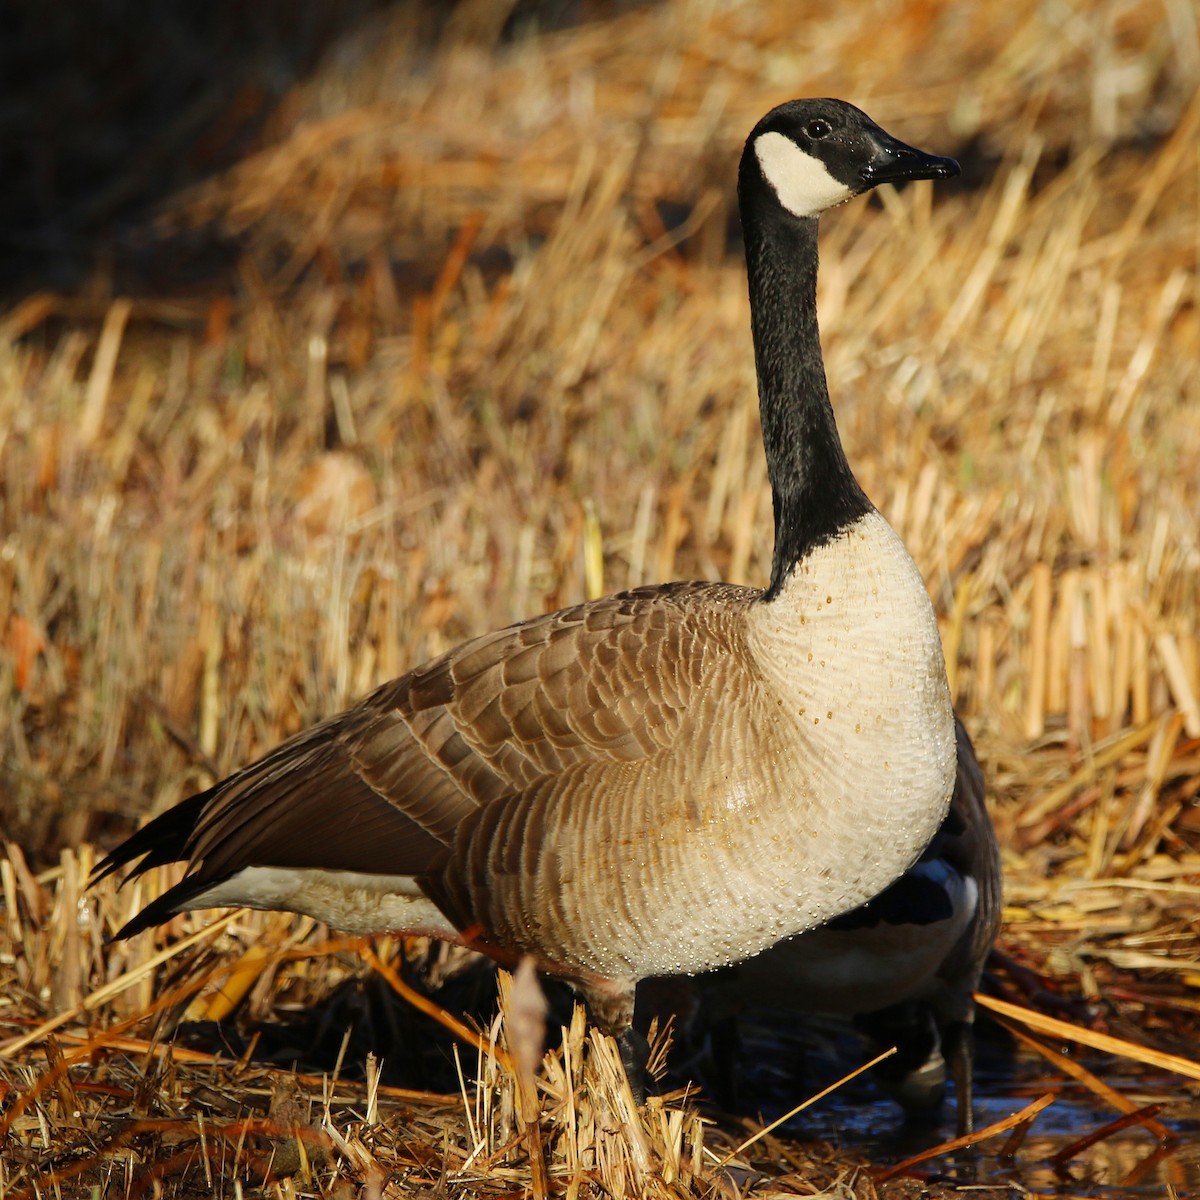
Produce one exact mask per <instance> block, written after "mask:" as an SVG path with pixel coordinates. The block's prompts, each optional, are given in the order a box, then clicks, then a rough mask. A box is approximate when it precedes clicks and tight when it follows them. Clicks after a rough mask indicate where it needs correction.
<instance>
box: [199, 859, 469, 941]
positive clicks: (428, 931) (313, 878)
mask: <svg viewBox="0 0 1200 1200" xmlns="http://www.w3.org/2000/svg"><path fill="white" fill-rule="evenodd" d="M188 907H189V908H235V907H236V908H261V909H269V910H278V911H281V912H298V913H305V914H306V915H307V916H310V917H315V918H316V920H318V921H324V922H325V924H326V925H331V926H333V928H334V929H340V930H342V931H343V932H344V933H358V934H367V933H413V934H425V935H426V936H428V937H437V938H447V939H449V940H452V941H454V940H457V939H458V931H457V930H456V929H455V928H454V926H453V925H451V924H450V922H449V921H448V920H446V918H445V916H444V915H443V914H442V912H441V910H440V909H439V908H438V907H437V905H436V904H434V903H433V901H432V900H430V899H429V898H428V897H427V896H426V895H425V894H424V893H423V892H422V891H421V889H420V888H419V887H418V886H417V884H416V881H415V880H414V879H413V877H412V876H411V875H366V874H363V873H361V872H359V871H321V870H317V869H315V868H309V869H297V868H294V867H246V868H244V869H243V870H241V871H239V872H238V873H237V874H236V875H232V876H230V877H229V878H228V879H225V880H222V881H221V882H220V883H217V884H214V885H213V886H212V887H210V888H208V889H207V890H206V891H203V892H201V893H200V895H198V896H196V897H195V898H194V899H193V900H191V901H190V902H189V904H188Z"/></svg>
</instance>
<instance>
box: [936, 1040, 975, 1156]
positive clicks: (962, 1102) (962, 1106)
mask: <svg viewBox="0 0 1200 1200" xmlns="http://www.w3.org/2000/svg"><path fill="white" fill-rule="evenodd" d="M942 1049H943V1053H944V1054H945V1057H946V1065H947V1066H948V1067H949V1068H950V1075H951V1078H952V1079H953V1080H954V1102H955V1107H956V1108H957V1110H958V1136H959V1137H962V1136H963V1135H964V1134H968V1133H973V1132H974V1130H975V1095H974V1092H975V1088H974V1075H975V1030H974V1028H973V1026H972V1025H971V1022H970V1021H952V1022H951V1023H950V1024H949V1025H947V1026H946V1028H945V1031H944V1032H943V1035H942Z"/></svg>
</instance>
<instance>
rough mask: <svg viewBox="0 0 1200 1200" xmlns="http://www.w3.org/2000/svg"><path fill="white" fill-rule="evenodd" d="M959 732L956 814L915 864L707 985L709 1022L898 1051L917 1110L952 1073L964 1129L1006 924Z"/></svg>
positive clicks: (976, 775)
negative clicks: (854, 1036)
mask: <svg viewBox="0 0 1200 1200" xmlns="http://www.w3.org/2000/svg"><path fill="white" fill-rule="evenodd" d="M955 733H956V738H957V744H958V769H957V773H956V777H955V782H954V795H953V798H952V800H951V804H950V811H949V812H948V813H947V814H946V819H945V820H944V821H943V822H942V826H941V828H940V829H939V830H938V832H937V834H936V835H935V836H934V839H933V841H931V842H930V843H929V845H928V846H927V847H926V848H925V851H924V853H923V854H922V855H921V857H920V858H919V859H918V860H917V862H915V863H914V864H913V865H912V866H911V867H910V868H909V869H908V870H907V871H906V872H905V873H904V874H903V875H902V876H901V877H900V878H899V879H897V880H896V882H895V883H893V884H892V885H891V886H890V887H889V888H887V890H886V891H884V892H881V893H880V894H879V895H878V896H876V897H874V899H872V900H869V901H867V903H866V904H865V905H863V906H862V907H861V908H858V909H855V910H854V911H853V912H849V913H844V914H843V915H842V916H840V917H835V918H834V919H833V920H832V921H830V922H828V923H827V924H826V925H823V926H821V927H820V928H818V929H813V930H809V931H808V932H806V933H801V934H797V935H796V936H795V937H793V938H789V939H787V940H786V941H783V942H780V943H779V944H778V945H776V946H773V947H772V948H771V949H769V950H765V951H763V953H761V954H758V955H755V956H754V957H753V958H750V959H747V960H746V961H745V962H741V963H738V964H737V965H736V966H734V967H732V968H730V969H727V970H724V971H719V972H716V973H715V974H714V975H712V976H709V977H706V979H705V980H704V981H702V990H703V993H704V999H705V1002H706V1004H707V1006H708V1008H709V1015H710V1019H720V1018H724V1019H729V1018H730V1017H732V1016H735V1015H736V1014H737V1013H738V1012H740V1011H742V1010H744V1009H747V1008H764V1009H776V1010H780V1011H785V1012H797V1013H837V1014H839V1015H841V1016H851V1017H854V1018H855V1019H856V1023H857V1024H858V1025H859V1027H860V1028H861V1029H862V1030H863V1031H864V1032H865V1033H867V1034H868V1036H869V1037H871V1039H872V1040H873V1041H874V1042H876V1043H878V1044H879V1046H880V1047H881V1048H883V1047H886V1046H891V1045H895V1046H896V1047H897V1049H898V1053H897V1055H896V1056H895V1058H893V1059H891V1060H888V1061H887V1062H885V1063H883V1064H881V1067H880V1076H881V1081H882V1083H883V1086H884V1087H885V1089H886V1090H887V1091H888V1092H890V1093H891V1094H892V1095H893V1096H894V1097H895V1099H896V1100H897V1101H899V1103H900V1104H901V1105H902V1106H903V1107H904V1109H905V1110H906V1111H907V1112H909V1113H912V1114H914V1115H917V1114H925V1113H928V1112H930V1111H932V1110H934V1109H936V1108H938V1107H939V1106H940V1105H941V1103H942V1099H943V1096H944V1093H945V1084H946V1067H947V1066H949V1068H950V1072H951V1074H952V1076H953V1078H954V1085H955V1102H956V1106H957V1115H958V1130H959V1133H960V1134H962V1133H969V1132H970V1131H971V1129H972V1127H973V1124H974V1121H973V1113H972V1090H973V1089H972V1071H973V1067H974V1045H975V1043H974V1032H973V1031H974V1019H975V1003H974V1001H973V1000H972V998H971V997H972V993H973V992H974V991H975V990H976V989H977V988H978V986H979V980H980V977H981V976H982V974H983V967H984V963H985V961H986V959H987V956H988V952H989V951H990V950H991V948H992V943H993V942H994V941H995V940H996V934H997V932H998V931H999V927H1000V901H1001V867H1000V847H999V843H998V842H997V841H996V832H995V829H994V828H993V826H992V822H991V818H990V817H989V816H988V811H987V806H986V804H985V802H984V781H983V772H982V771H981V770H980V767H979V760H978V759H977V758H976V757H975V748H974V747H973V746H972V745H971V739H970V737H969V736H968V734H967V731H966V729H965V728H964V727H963V724H962V722H961V721H958V720H957V719H956V721H955ZM723 1065H725V1064H723Z"/></svg>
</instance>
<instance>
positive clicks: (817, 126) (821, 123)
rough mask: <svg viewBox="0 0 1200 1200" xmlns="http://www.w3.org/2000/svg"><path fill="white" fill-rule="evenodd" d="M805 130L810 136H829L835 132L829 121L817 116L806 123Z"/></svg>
mask: <svg viewBox="0 0 1200 1200" xmlns="http://www.w3.org/2000/svg"><path fill="white" fill-rule="evenodd" d="M804 132H805V133H807V134H808V136H809V137H810V138H823V137H828V136H829V135H830V134H831V133H832V132H833V126H832V125H830V124H829V122H828V121H825V120H822V119H821V118H820V117H817V118H816V119H815V120H813V121H809V123H808V124H807V125H805V127H804Z"/></svg>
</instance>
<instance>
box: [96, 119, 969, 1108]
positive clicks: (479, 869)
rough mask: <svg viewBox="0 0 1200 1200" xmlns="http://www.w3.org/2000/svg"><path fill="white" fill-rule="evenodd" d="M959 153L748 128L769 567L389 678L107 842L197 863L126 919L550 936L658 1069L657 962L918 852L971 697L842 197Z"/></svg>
mask: <svg viewBox="0 0 1200 1200" xmlns="http://www.w3.org/2000/svg"><path fill="white" fill-rule="evenodd" d="M957 172H958V164H957V163H955V162H954V160H953V159H949V158H939V157H936V156H934V155H930V154H926V153H923V152H922V151H920V150H915V149H913V148H911V147H909V146H906V145H904V144H903V143H901V142H898V141H897V140H896V139H895V138H893V137H891V136H890V135H889V134H887V133H885V132H884V131H883V130H882V129H880V128H879V126H877V125H876V124H875V123H874V122H873V121H871V120H870V119H869V118H868V117H867V116H866V115H865V114H864V113H862V112H860V111H859V110H858V109H856V108H854V107H853V106H852V105H849V104H846V103H843V102H840V101H836V100H801V101H793V102H791V103H788V104H784V105H781V106H780V107H778V108H776V109H774V110H772V111H771V112H770V113H768V114H767V115H766V116H765V117H764V118H763V119H762V120H761V121H760V122H759V123H758V124H757V125H756V126H755V128H754V129H753V131H752V132H751V134H750V138H749V140H748V142H747V144H746V148H745V151H744V153H743V155H742V159H741V166H740V169H739V174H738V195H739V202H740V206H741V214H742V223H743V227H744V231H745V242H746V260H747V269H748V274H749V285H750V311H751V326H752V333H753V340H754V351H755V359H756V364H757V368H758V383H759V393H760V403H761V410H762V426H763V441H764V445H765V450H766V457H767V464H768V471H769V476H770V481H771V491H772V496H773V499H774V512H775V551H774V558H773V561H772V567H771V579H770V585H769V586H768V588H767V589H766V590H765V591H762V590H759V589H756V588H748V587H735V586H732V585H728V584H720V583H670V584H665V585H662V586H658V587H643V588H638V589H637V590H635V591H631V592H625V593H622V594H620V595H615V596H611V597H608V598H605V599H601V600H596V601H592V602H590V603H587V604H581V605H579V606H577V607H575V608H569V609H565V610H563V611H561V612H556V613H550V614H548V615H545V616H540V617H534V618H533V619H531V620H529V621H526V622H523V623H521V624H518V625H514V626H511V627H509V628H507V629H502V630H500V631H498V632H495V633H490V634H486V635H484V636H482V637H479V638H476V639H474V640H472V641H469V642H466V643H464V644H463V645H461V646H459V647H457V648H456V649H454V650H451V651H449V652H448V653H446V654H443V655H442V656H441V657H440V658H436V659H434V660H433V661H431V662H429V663H426V664H425V665H424V666H420V667H417V668H416V669H414V670H413V671H411V672H409V673H408V674H407V675H405V676H403V677H402V678H400V679H397V680H394V681H392V682H391V683H387V684H384V685H383V686H382V687H381V688H379V689H378V690H377V691H375V692H373V693H372V694H371V695H369V696H367V697H366V698H365V699H364V700H362V701H360V702H359V703H358V704H356V705H355V706H354V707H353V708H351V709H349V710H347V711H346V712H344V713H341V714H340V715H338V716H335V717H332V718H330V719H329V720H327V721H325V722H324V723H322V724H320V725H317V726H316V727H315V728H313V729H310V730H307V731H306V732H303V733H300V734H298V735H297V736H295V737H293V738H291V739H290V740H288V741H287V742H285V743H284V744H283V745H281V746H279V747H278V748H277V749H275V750H273V751H271V752H270V753H269V754H267V755H266V756H265V757H264V758H262V759H260V760H259V761H258V762H256V763H253V764H251V765H250V766H248V767H245V768H244V769H242V770H241V771H238V772H237V773H236V774H234V775H232V776H230V777H229V778H228V779H225V780H223V781H221V782H220V783H218V784H216V785H215V786H214V787H212V788H210V789H209V790H208V791H206V792H203V793H201V794H199V795H196V796H193V797H191V798H190V799H187V800H184V801H182V802H181V803H180V804H178V805H177V806H176V807H174V808H172V809H170V810H168V811H167V812H165V813H163V814H162V815H161V816H159V817H157V818H156V819H155V820H153V821H151V822H150V823H149V824H148V825H146V826H145V827H144V828H143V829H141V830H140V831H139V832H137V833H135V834H134V835H133V836H131V837H130V838H129V839H128V840H127V841H125V842H124V843H123V844H122V845H120V846H118V847H117V848H116V849H115V850H114V851H113V852H112V853H111V854H110V855H108V857H107V858H106V859H105V860H104V861H103V862H102V863H101V864H100V867H99V876H103V875H105V874H107V873H109V872H111V871H113V870H116V869H117V868H119V867H121V866H123V865H125V864H128V863H130V862H133V861H134V860H135V859H138V858H140V859H141V861H140V863H138V864H137V866H135V868H134V871H133V873H134V874H137V873H138V872H141V871H145V870H146V869H147V868H149V867H151V866H157V865H159V864H162V863H168V862H176V861H183V862H186V863H187V871H186V874H185V875H184V877H183V880H182V881H181V882H180V883H178V884H176V885H175V886H174V887H172V888H170V889H169V890H168V891H167V892H165V893H164V894H163V895H162V896H160V897H159V898H158V899H157V900H155V901H153V902H152V903H151V904H149V905H147V907H146V908H145V909H143V910H142V911H141V912H140V913H139V914H138V915H136V916H135V917H134V918H133V919H132V920H131V921H129V922H128V923H127V924H126V925H125V926H124V928H123V929H121V930H120V931H119V933H118V935H117V936H118V937H124V936H128V935H130V934H133V933H135V932H137V931H138V930H141V929H145V928H146V927H148V926H150V925H154V924H156V923H158V922H161V921H164V920H166V919H167V918H168V917H170V916H172V915H173V914H176V913H179V912H182V911H184V910H187V909H194V908H211V907H219V906H234V905H244V906H248V907H251V908H265V909H285V910H293V911H297V912H303V913H308V914H309V915H311V916H313V917H316V918H318V919H320V920H322V921H325V922H327V923H329V924H330V925H333V926H335V927H337V928H340V929H344V930H347V931H350V932H375V931H382V930H390V931H405V932H410V933H422V934H429V935H432V936H434V937H438V938H445V939H449V940H455V941H460V942H463V943H466V944H469V945H471V946H474V947H476V948H478V949H481V950H484V951H486V952H488V953H490V954H492V955H493V956H494V957H497V958H503V959H510V960H511V959H513V958H515V957H517V956H519V955H525V954H529V955H532V956H534V957H535V958H536V960H537V961H538V963H539V964H540V965H541V966H542V967H543V968H544V969H546V970H549V971H551V972H555V973H558V974H561V975H562V976H564V977H566V978H567V979H569V980H570V981H572V982H573V983H574V984H575V985H576V986H577V988H578V989H579V990H580V992H581V993H582V994H583V997H584V999H585V1000H586V1002H587V1004H588V1006H589V1008H590V1009H591V1012H592V1015H593V1017H594V1019H595V1020H596V1021H597V1023H598V1024H599V1026H600V1027H601V1028H602V1029H603V1030H605V1031H606V1032H608V1033H611V1034H614V1035H617V1036H618V1038H619V1040H620V1042H621V1046H622V1051H623V1056H624V1057H625V1059H626V1062H627V1064H628V1065H629V1066H630V1067H631V1069H633V1074H634V1076H635V1077H636V1076H637V1070H636V1068H637V1066H638V1060H639V1057H640V1055H641V1053H642V1046H641V1045H640V1044H639V1040H638V1038H637V1036H636V1035H635V1034H634V1033H633V1031H632V1028H631V1020H632V1012H633V999H634V989H635V986H636V984H637V982H638V981H639V980H640V979H643V978H645V977H647V976H650V975H670V974H691V973H696V972H700V971H705V970H708V969H710V968H714V967H718V966H721V965H725V964H729V963H735V962H738V961H739V960H741V959H744V958H746V957H747V956H749V955H752V954H756V953H758V952H759V951H761V950H764V949H766V948H767V947H768V946H771V945H773V944H774V943H775V942H777V941H779V940H780V938H784V937H790V936H791V935H793V934H796V933H799V932H801V931H802V930H805V929H810V928H812V927H813V926H816V925H820V924H822V923H823V922H825V921H827V920H829V919H830V918H831V917H835V916H837V915H838V914H839V913H842V912H846V911H848V910H850V909H853V908H856V907H857V906H859V905H860V904H862V903H864V902H865V901H866V900H868V899H869V898H870V897H871V896H874V895H875V894H877V893H878V892H880V891H882V890H883V889H884V888H885V887H887V886H888V884H890V883H891V882H892V881H893V880H894V879H896V878H897V877H898V876H899V875H900V874H902V873H903V872H904V871H905V870H907V868H908V867H909V866H911V865H912V863H913V862H915V861H916V860H917V858H918V857H919V856H920V854H921V852H922V850H923V849H924V848H925V846H926V845H927V844H928V842H929V840H930V839H931V838H932V837H933V835H934V834H935V833H936V832H937V829H938V826H939V825H940V824H941V822H942V819H943V818H944V816H945V814H946V810H947V806H948V805H949V801H950V792H951V788H952V786H953V780H954V753H955V752H954V724H953V716H952V713H951V708H950V696H949V690H948V687H947V683H946V673H945V665H944V662H943V659H942V647H941V642H940V640H939V636H938V628H937V623H936V621H935V619H934V614H933V610H932V607H931V606H930V602H929V599H928V596H927V594H926V591H925V585H924V583H923V581H922V579H921V575H920V572H919V571H918V570H917V568H916V565H915V564H914V563H913V561H912V559H911V558H910V557H909V554H908V552H907V551H906V550H905V548H904V546H903V544H902V543H901V541H900V539H899V538H898V537H897V536H896V534H895V532H894V531H893V530H892V529H891V527H890V526H889V525H888V524H887V522H886V521H885V520H884V519H883V518H882V517H881V516H880V515H879V514H878V513H877V512H876V511H875V509H874V508H873V507H872V505H871V503H870V501H869V500H868V499H867V497H866V496H865V495H864V493H863V491H862V489H861V488H860V487H859V485H858V482H857V481H856V480H855V478H854V475H853V474H852V473H851V470H850V467H849V465H848V464H847V462H846V457H845V454H844V453H843V451H842V446H841V442H840V441H839V439H838V433H837V427H836V425H835V423H834V417H833V409H832V407H831V406H830V402H829V394H828V392H827V390H826V385H825V372H824V368H823V365H822V361H821V346H820V339H819V335H818V330H817V311H816V281H817V218H818V216H819V215H820V213H821V212H823V211H824V210H825V209H827V208H830V207H832V206H834V205H836V204H840V203H842V202H843V201H846V200H849V199H850V198H851V197H853V196H855V195H857V194H859V193H861V192H864V191H866V190H868V189H869V188H872V187H874V186H875V185H876V184H880V183H887V182H897V181H901V180H910V179H936V178H945V177H947V176H951V175H955V174H957ZM634 1085H635V1087H638V1086H639V1084H638V1079H637V1078H635V1079H634Z"/></svg>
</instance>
